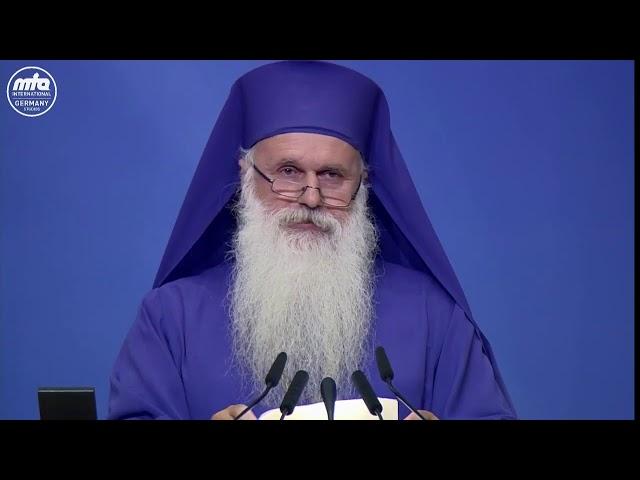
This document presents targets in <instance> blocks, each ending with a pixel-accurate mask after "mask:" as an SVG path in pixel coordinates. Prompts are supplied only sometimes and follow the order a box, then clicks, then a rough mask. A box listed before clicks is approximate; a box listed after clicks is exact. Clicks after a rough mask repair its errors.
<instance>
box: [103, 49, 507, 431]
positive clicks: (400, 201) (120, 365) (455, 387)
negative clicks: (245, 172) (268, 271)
mask: <svg viewBox="0 0 640 480" xmlns="http://www.w3.org/2000/svg"><path fill="white" fill-rule="evenodd" d="M294 131H298V132H311V133H321V134H325V135H331V136H335V137H337V138H340V139H342V140H344V141H346V142H348V143H350V144H351V145H352V146H353V147H354V148H356V149H357V150H358V151H360V152H361V154H362V155H363V158H364V159H365V162H366V163H367V168H368V171H369V181H370V185H371V189H370V198H369V205H370V208H371V210H372V212H373V214H374V217H375V221H376V226H377V228H378V231H379V234H380V253H379V256H378V259H377V262H376V273H377V277H378V280H377V286H376V292H375V301H376V322H375V327H374V338H375V344H376V345H382V346H384V347H385V349H386V351H387V354H388V356H389V358H390V360H391V361H392V363H393V366H394V370H395V373H396V378H395V380H394V383H395V384H396V386H397V388H398V389H399V390H400V391H401V392H403V394H404V395H405V396H406V397H407V398H408V399H409V400H410V401H411V402H412V403H413V404H414V405H416V406H418V408H422V409H425V410H429V411H432V412H433V413H435V414H436V415H437V416H438V417H440V418H443V419H448V418H515V416H516V414H515V410H514V408H513V405H512V403H511V400H510V398H509V394H508V393H507V390H506V387H505V385H504V383H503V381H502V378H501V375H500V372H499V370H498V367H497V364H496V361H495V358H494V356H493V353H492V351H491V347H490V345H489V342H488V341H487V339H486V338H485V337H484V335H483V334H482V332H481V331H480V329H479V328H478V326H477V324H476V323H475V320H474V319H473V316H472V314H471V310H470V308H469V305H468V303H467V300H466V298H465V296H464V293H463V291H462V288H461V287H460V284H459V282H458V280H457V278H456V276H455V273H454V272H453V269H452V268H451V265H450V263H449V261H448V259H447V257H446V254H445V253H444V250H443V249H442V246H441V245H440V242H439V240H438V238H437V236H436V234H435V232H434V230H433V228H432V226H431V223H430V221H429V219H428V217H427V215H426V212H425V211H424V208H423V206H422V204H421V201H420V199H419V196H418V194H417V191H416V189H415V186H414V184H413V182H412V181H411V178H410V176H409V172H408V170H407V167H406V165H405V163H404V160H403V158H402V155H401V154H400V150H399V149H398V146H397V145H396V142H395V139H394V137H393V134H392V132H391V127H390V119H389V109H388V106H387V102H386V98H385V96H384V94H383V92H382V91H381V90H380V88H379V87H378V86H377V85H376V84H375V83H374V82H372V81H371V80H370V79H368V78H366V77H364V76H363V75H361V74H359V73H356V72H354V71H352V70H350V69H347V68H344V67H340V66H337V65H333V64H330V63H324V62H279V63H274V64H270V65H265V66H263V67H260V68H257V69H255V70H253V71H251V72H249V73H247V74H245V75H244V76H243V77H241V78H240V79H238V80H237V81H236V82H235V84H234V85H233V87H232V89H231V93H230V95H229V98H228V100H227V102H226V104H225V106H224V107H223V110H222V112H221V113H220V116H219V118H218V121H217V123H216V125H215V127H214V129H213V132H212V133H211V136H210V138H209V141H208V143H207V146H206V148H205V151H204V153H203V156H202V159H201V160H200V163H199V165H198V168H197V170H196V173H195V175H194V178H193V180H192V182H191V185H190V187H189V190H188V192H187V196H186V198H185V201H184V203H183V206H182V209H181V211H180V214H179V216H178V219H177V221H176V224H175V227H174V229H173V232H172V235H171V238H170V240H169V244H168V246H167V249H166V251H165V254H164V257H163V259H162V263H161V265H160V268H159V270H158V274H157V276H156V279H155V282H154V289H153V290H151V291H150V292H149V293H148V294H147V295H146V296H145V298H144V299H143V301H142V305H141V307H140V310H139V312H138V317H137V319H136V321H135V323H134V325H133V327H132V329H131V331H130V332H129V335H128V336H127V338H126V340H125V343H124V346H123V348H122V350H121V352H120V355H119V357H118V359H117V361H116V364H115V366H114V370H113V373H112V377H111V395H110V400H109V418H176V419H189V418H194V419H206V418H210V417H211V415H212V414H213V413H214V412H216V411H218V410H221V409H223V408H225V407H227V406H229V405H231V404H236V403H245V402H247V401H248V400H249V399H247V398H246V397H243V396H242V395H243V392H241V391H240V381H239V378H238V375H237V372H235V370H234V369H233V367H232V366H231V365H230V363H229V361H230V338H229V333H228V326H229V319H228V315H227V308H226V305H225V296H226V294H227V290H228V287H229V271H230V265H229V263H228V262H229V261H230V260H225V253H226V252H227V249H228V241H229V238H230V235H231V234H232V232H233V231H234V229H235V227H236V225H235V220H234V218H233V216H232V214H231V213H230V211H229V210H228V208H226V207H228V205H229V204H230V202H233V201H234V195H235V193H236V191H237V189H238V185H239V181H240V177H239V170H238V163H237V159H238V154H239V149H240V147H243V148H249V147H251V146H253V145H254V144H255V143H256V142H258V141H259V140H262V139H264V138H268V137H270V136H273V135H276V134H279V133H285V132H294ZM369 360H370V361H369V364H367V365H363V366H362V370H364V371H365V373H367V374H368V376H369V378H370V380H371V383H372V385H373V387H374V389H375V390H376V393H377V394H378V395H379V396H387V397H388V396H391V395H390V394H389V393H388V390H387V389H386V388H385V387H384V385H383V384H382V383H381V381H380V380H379V379H378V375H377V373H376V370H375V365H374V363H373V355H369ZM265 374H266V372H265ZM266 407H273V405H271V406H264V405H263V406H260V407H257V408H255V409H254V411H255V412H256V414H260V413H261V412H262V411H264V409H265V408H266ZM403 408H404V407H403ZM404 413H406V410H403V409H401V414H404Z"/></svg>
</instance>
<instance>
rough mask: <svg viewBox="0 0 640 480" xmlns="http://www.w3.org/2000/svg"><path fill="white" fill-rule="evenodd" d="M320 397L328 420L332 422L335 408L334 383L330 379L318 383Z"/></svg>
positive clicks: (335, 394)
mask: <svg viewBox="0 0 640 480" xmlns="http://www.w3.org/2000/svg"><path fill="white" fill-rule="evenodd" d="M320 395H322V401H323V402H324V406H325V407H326V408H327V415H328V417H329V420H333V411H334V409H335V406H336V396H337V392H336V382H335V380H334V379H333V378H331V377H326V378H324V379H323V380H322V383H320Z"/></svg>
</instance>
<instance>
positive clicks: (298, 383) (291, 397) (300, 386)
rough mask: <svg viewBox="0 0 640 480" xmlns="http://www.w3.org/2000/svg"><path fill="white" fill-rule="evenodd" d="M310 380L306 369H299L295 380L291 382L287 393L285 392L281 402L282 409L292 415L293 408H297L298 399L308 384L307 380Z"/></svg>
mask: <svg viewBox="0 0 640 480" xmlns="http://www.w3.org/2000/svg"><path fill="white" fill-rule="evenodd" d="M308 381H309V374H308V373H307V372H305V371H304V370H298V371H297V372H296V374H295V375H294V376H293V380H291V384H290V385H289V388H288V389H287V393H285V394H284V398H283V399H282V403H281V404H280V411H281V412H282V413H285V414H287V415H291V414H292V413H293V410H294V409H295V408H296V405H297V404H298V400H300V395H302V391H303V390H304V387H306V386H307V382H308Z"/></svg>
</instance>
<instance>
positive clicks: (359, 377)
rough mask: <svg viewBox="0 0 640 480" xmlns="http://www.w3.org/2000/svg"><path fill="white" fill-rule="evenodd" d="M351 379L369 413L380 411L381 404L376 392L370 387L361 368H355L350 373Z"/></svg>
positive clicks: (375, 413) (374, 413)
mask: <svg viewBox="0 0 640 480" xmlns="http://www.w3.org/2000/svg"><path fill="white" fill-rule="evenodd" d="M351 381H352V382H353V384H354V385H355V386H356V388H357V389H358V392H360V396H361V397H362V400H364V403H365V405H366V406H367V408H368V409H369V412H370V413H371V415H377V414H378V413H382V404H381V403H380V400H378V397H377V396H376V393H375V392H374V391H373V388H371V384H370V383H369V380H367V377H365V375H364V373H362V371H361V370H356V371H355V372H353V373H352V374H351Z"/></svg>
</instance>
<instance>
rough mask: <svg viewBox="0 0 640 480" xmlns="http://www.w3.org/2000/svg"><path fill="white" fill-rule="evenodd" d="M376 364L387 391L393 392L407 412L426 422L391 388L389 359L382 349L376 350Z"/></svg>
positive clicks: (394, 388)
mask: <svg viewBox="0 0 640 480" xmlns="http://www.w3.org/2000/svg"><path fill="white" fill-rule="evenodd" d="M376 363H377V364H378V372H379V373H380V378H381V379H382V381H383V382H384V383H386V384H387V386H388V387H389V390H391V392H393V394H394V395H395V396H396V398H397V399H398V400H400V401H401V402H402V403H404V405H405V406H406V407H407V408H408V409H409V410H411V411H412V412H413V413H415V414H416V415H418V417H420V418H421V419H422V420H426V418H424V416H423V415H422V414H421V413H420V412H419V411H418V410H416V409H415V408H413V407H412V406H411V404H410V403H409V401H408V400H407V399H405V398H404V397H403V396H402V394H401V393H400V392H399V391H398V390H397V389H396V387H394V386H393V383H392V380H393V369H392V368H391V363H390V362H389V358H388V357H387V354H386V352H385V351H384V348H382V347H378V348H376Z"/></svg>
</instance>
